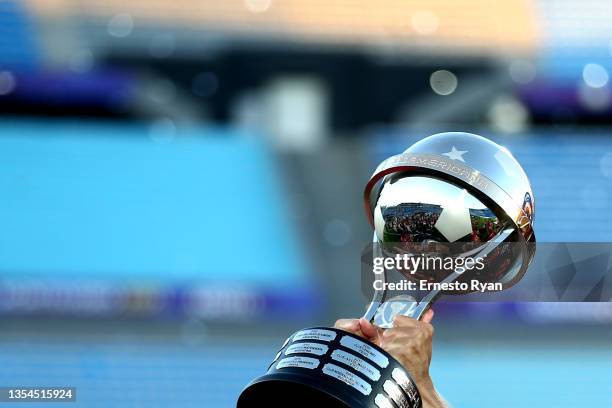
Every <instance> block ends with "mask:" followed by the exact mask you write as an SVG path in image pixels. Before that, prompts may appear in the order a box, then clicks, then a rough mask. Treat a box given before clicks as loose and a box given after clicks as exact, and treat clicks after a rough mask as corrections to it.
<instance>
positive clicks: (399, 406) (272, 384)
mask: <svg viewBox="0 0 612 408" xmlns="http://www.w3.org/2000/svg"><path fill="white" fill-rule="evenodd" d="M261 406H265V407H291V406H312V407H314V408H319V407H326V408H327V407H339V408H340V407H342V408H366V407H368V408H369V407H379V408H420V407H421V398H420V396H419V392H418V390H417V388H416V386H415V385H414V382H413V381H412V379H411V378H410V375H409V374H408V373H407V372H406V370H405V369H404V368H403V367H402V365H401V364H400V363H399V362H398V361H397V360H395V359H394V358H393V357H391V355H390V354H388V353H387V352H386V351H384V350H383V349H381V348H380V347H378V346H376V345H375V344H372V343H370V342H368V341H366V340H364V339H362V338H361V337H358V336H355V335H353V334H351V333H348V332H345V331H343V330H339V329H335V328H326V327H315V328H310V329H304V330H300V331H298V332H296V333H294V334H293V335H291V337H289V338H288V339H287V340H286V341H285V343H284V344H283V346H282V347H281V350H280V351H279V352H278V353H277V354H276V357H275V358H274V361H273V362H272V364H271V365H270V367H269V368H268V372H267V373H266V374H265V375H263V376H261V377H259V378H257V379H255V380H253V381H252V382H251V383H250V384H249V385H248V386H247V387H246V388H245V389H244V390H243V391H242V393H241V394H240V397H239V399H238V404H237V407H238V408H254V407H261Z"/></svg>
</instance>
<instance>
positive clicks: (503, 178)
mask: <svg viewBox="0 0 612 408" xmlns="http://www.w3.org/2000/svg"><path fill="white" fill-rule="evenodd" d="M364 198H365V200H366V201H365V203H366V212H367V214H368V217H369V218H370V221H371V223H372V226H373V227H374V231H375V232H374V242H375V243H379V244H381V245H382V247H381V249H380V250H381V251H383V252H385V250H389V247H387V246H386V245H389V244H392V245H393V244H395V243H398V244H400V245H399V246H398V245H396V246H394V247H392V248H391V250H390V251H391V252H394V251H398V250H399V251H403V252H404V253H406V252H408V253H410V252H411V251H413V248H411V247H410V245H419V244H423V243H426V244H434V245H437V244H438V243H440V244H441V246H435V248H436V249H435V250H441V251H445V250H446V251H447V253H445V255H449V254H450V255H452V256H465V255H466V254H468V253H469V254H472V255H474V254H478V253H480V254H481V255H482V254H487V255H488V257H487V260H486V267H485V268H484V269H483V270H481V271H478V272H473V273H466V274H463V272H461V273H457V271H454V272H450V273H449V272H448V271H438V270H427V271H423V272H422V273H421V272H420V271H417V272H416V273H412V274H411V275H406V278H408V279H414V280H417V279H420V280H423V279H425V280H427V281H433V282H452V281H455V280H457V281H461V280H465V281H467V280H469V279H473V278H476V279H478V280H479V281H486V282H499V283H503V284H504V285H505V286H504V288H509V287H510V286H512V285H514V284H515V283H516V282H518V281H519V280H520V279H521V277H522V276H523V275H524V273H525V272H526V270H527V267H528V266H529V263H530V262H531V260H532V259H533V255H534V250H535V246H534V245H527V243H528V242H535V235H534V233H533V227H532V226H533V220H534V216H535V206H534V203H535V202H534V198H533V192H532V190H531V185H530V183H529V180H528V178H527V176H526V174H525V172H524V171H523V169H522V167H521V166H520V164H519V163H518V162H517V161H516V159H515V158H514V157H513V156H512V154H511V153H510V152H509V151H508V150H507V149H506V148H505V147H503V146H500V145H498V144H496V143H494V142H492V141H490V140H488V139H485V138H483V137H481V136H478V135H474V134H470V133H459V132H452V133H440V134H436V135H433V136H429V137H427V138H425V139H423V140H421V141H419V142H417V143H415V144H414V145H412V146H410V147H409V148H408V149H407V150H406V151H405V152H404V153H402V154H399V155H396V156H392V157H390V158H388V159H387V160H385V161H384V162H383V163H381V164H380V165H379V166H378V168H377V169H376V171H375V172H374V174H373V176H372V178H371V179H370V181H369V182H368V184H367V186H366V189H365V194H364ZM510 242H512V243H517V244H518V245H517V244H515V245H504V244H505V243H510ZM402 245H403V246H404V248H402ZM445 245H446V246H447V247H448V248H451V250H450V253H449V252H448V250H449V249H448V248H447V249H444V246H445ZM398 248H399V249H398ZM440 248H441V249H440ZM395 253H397V252H395ZM386 255H387V256H388V255H389V254H386ZM382 279H386V278H385V277H384V276H383V277H382ZM441 293H442V292H441ZM461 293H469V290H468V291H465V292H456V291H455V292H453V293H452V294H461ZM439 294H440V293H438V292H436V293H433V292H432V293H429V294H427V295H426V296H425V297H423V298H422V299H420V300H418V301H417V300H415V301H411V300H402V299H400V300H399V301H398V299H395V300H392V299H387V294H386V293H385V291H376V292H375V294H374V298H373V299H372V302H371V303H370V305H369V307H368V310H367V312H366V314H365V317H366V318H368V319H369V320H372V321H374V322H375V323H377V324H378V325H379V326H381V327H391V325H392V323H391V322H392V317H393V316H395V315H396V314H404V315H409V316H412V317H414V318H420V317H421V316H422V315H423V313H424V312H425V311H426V310H427V308H428V307H429V305H430V304H431V303H432V302H433V301H435V299H436V297H437V296H438V295H439Z"/></svg>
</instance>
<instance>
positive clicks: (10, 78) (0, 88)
mask: <svg viewBox="0 0 612 408" xmlns="http://www.w3.org/2000/svg"><path fill="white" fill-rule="evenodd" d="M16 84H17V81H15V76H14V75H13V74H12V73H11V72H9V71H0V95H8V94H10V93H11V92H13V90H14V89H15V85H16Z"/></svg>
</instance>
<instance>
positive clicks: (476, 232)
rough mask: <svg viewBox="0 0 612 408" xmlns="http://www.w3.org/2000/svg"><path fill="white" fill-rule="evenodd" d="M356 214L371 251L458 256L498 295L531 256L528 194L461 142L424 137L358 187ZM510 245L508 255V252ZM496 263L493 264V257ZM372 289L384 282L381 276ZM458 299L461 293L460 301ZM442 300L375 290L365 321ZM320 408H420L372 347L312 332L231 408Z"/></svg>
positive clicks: (508, 172) (297, 339) (516, 172)
mask: <svg viewBox="0 0 612 408" xmlns="http://www.w3.org/2000/svg"><path fill="white" fill-rule="evenodd" d="M364 198H365V207H366V213H367V215H368V219H369V221H370V223H371V225H372V226H373V228H374V238H373V244H374V248H375V252H376V251H380V252H381V254H380V255H383V256H384V252H385V251H386V250H388V248H389V246H390V247H391V248H394V251H395V250H396V249H397V248H400V249H401V250H403V251H405V252H410V251H412V250H414V248H415V246H418V248H419V250H423V244H426V245H428V248H435V249H436V250H438V249H439V248H445V247H449V246H450V245H454V248H461V251H455V252H454V253H453V256H463V257H465V256H480V257H485V258H487V259H493V260H495V262H493V263H490V264H488V265H487V267H486V268H484V269H483V270H481V271H478V274H479V276H476V277H477V278H478V279H480V280H486V281H488V282H498V283H502V284H503V287H504V289H506V288H509V287H510V286H512V285H514V284H515V283H516V282H518V281H519V280H520V279H521V278H522V276H523V275H524V274H525V272H526V270H527V267H528V266H529V264H530V262H531V260H532V259H533V256H534V253H535V245H533V243H535V235H534V233H533V229H532V224H533V218H534V200H533V192H532V191H531V186H530V184H529V180H528V178H527V176H526V174H525V172H524V171H523V169H522V168H521V166H520V164H519V163H518V162H517V161H516V160H515V159H514V157H513V156H512V155H511V154H510V152H509V151H508V150H507V149H506V148H504V147H503V146H500V145H498V144H496V143H494V142H492V141H490V140H488V139H485V138H483V137H481V136H477V135H474V134H469V133H458V132H457V133H456V132H453V133H440V134H436V135H433V136H429V137H427V138H425V139H423V140H421V141H419V142H417V143H415V144H414V145H412V146H411V147H410V148H408V149H407V150H406V151H405V152H404V153H402V154H399V155H396V156H392V157H390V158H388V159H387V160H385V161H383V162H382V163H381V164H380V165H379V166H378V168H377V169H376V171H375V172H374V174H373V175H372V177H371V178H370V181H369V182H368V183H367V185H366V188H365V192H364ZM509 243H511V246H507V244H509ZM492 255H495V256H492ZM473 277H474V273H472V274H471V275H470V274H466V273H464V271H461V272H459V271H457V270H451V271H450V272H449V271H446V272H445V273H439V271H435V270H434V271H418V272H417V273H415V274H412V275H410V278H411V279H426V280H429V281H436V282H445V283H450V282H454V281H459V280H462V279H468V278H473ZM377 279H379V280H382V281H383V282H384V281H385V280H386V279H387V275H386V272H385V273H383V274H382V275H381V276H379V277H377ZM469 292H470V291H469V290H466V291H464V292H462V293H469ZM442 294H458V293H457V292H452V293H445V292H442V291H440V290H432V291H429V292H427V293H425V294H424V295H423V296H421V297H419V298H415V297H413V296H408V295H400V296H389V293H388V291H387V290H384V289H381V290H375V291H374V293H373V299H372V301H371V302H370V303H369V305H368V307H367V311H366V313H365V315H364V317H365V318H366V319H367V320H370V321H372V322H373V323H374V324H376V325H377V326H379V327H382V328H389V327H391V325H392V321H393V318H394V317H395V316H396V315H398V314H402V315H406V316H410V317H413V318H415V319H420V318H421V317H422V316H423V314H424V313H425V311H426V310H427V309H428V308H429V307H430V306H431V304H432V303H433V302H434V301H435V300H436V299H437V298H438V297H439V296H440V295H442ZM291 399H294V400H298V401H299V405H300V406H302V405H308V406H310V405H312V406H316V404H320V406H325V407H329V406H338V407H380V408H387V407H400V408H403V407H409V408H418V407H421V398H420V396H419V392H418V390H417V388H416V386H415V384H414V382H413V381H412V379H411V377H410V373H409V372H407V371H406V370H405V369H404V367H402V365H401V364H400V363H399V362H397V361H396V360H395V359H394V358H393V357H392V356H391V355H389V354H388V353H387V352H386V351H384V350H383V349H381V348H380V347H378V346H376V345H375V344H372V343H370V342H368V341H366V340H364V339H362V338H360V337H358V336H355V335H353V334H351V333H348V332H345V331H343V330H339V329H336V328H326V327H315V328H309V329H304V330H300V331H298V332H297V333H294V334H293V335H291V336H290V337H289V338H288V339H287V340H286V341H285V343H284V344H283V346H282V347H281V349H280V350H279V352H278V353H277V355H276V357H275V358H274V361H273V362H272V363H271V365H270V367H269V368H268V372H267V373H266V374H265V375H263V376H262V377H259V378H257V379H255V380H254V381H253V382H251V384H249V385H248V386H247V387H246V388H245V389H244V391H243V392H242V394H241V395H240V397H239V400H238V407H240V408H243V407H259V406H279V407H280V406H292V405H294V403H292V402H290V401H291Z"/></svg>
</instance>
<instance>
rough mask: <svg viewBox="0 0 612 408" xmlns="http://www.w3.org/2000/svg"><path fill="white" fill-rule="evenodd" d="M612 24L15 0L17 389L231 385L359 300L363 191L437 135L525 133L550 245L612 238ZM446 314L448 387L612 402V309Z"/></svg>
mask: <svg viewBox="0 0 612 408" xmlns="http://www.w3.org/2000/svg"><path fill="white" fill-rule="evenodd" d="M611 22H612V8H611V7H610V6H609V4H608V2H606V1H604V0H585V1H580V2H578V1H571V0H559V1H545V0H538V1H528V0H510V1H504V2H490V1H485V0H480V1H479V0H457V1H419V0H383V1H378V2H371V1H361V0H353V1H336V0H328V1H320V0H312V1H307V2H298V1H295V0H282V1H281V0H225V1H217V2H213V1H206V0H203V1H199V2H196V1H189V0H174V1H169V0H147V1H144V0H122V1H118V0H0V193H1V196H2V199H0V225H1V228H2V229H1V231H2V233H0V367H2V369H1V370H0V385H2V386H38V385H44V386H51V385H57V386H59V385H61V386H76V387H77V388H78V403H77V404H76V405H77V406H81V407H148V408H154V407H171V406H181V407H232V406H234V404H235V400H236V398H237V395H238V393H239V392H240V390H241V389H242V387H243V386H244V385H245V384H246V383H247V382H248V381H249V380H251V379H252V378H253V377H255V376H256V375H259V374H261V373H262V372H263V370H265V368H266V367H267V364H268V363H269V361H270V359H271V357H272V356H273V355H274V354H275V350H276V348H277V347H278V346H279V345H280V344H281V343H282V341H283V340H284V339H285V338H286V336H287V335H288V334H290V333H291V332H293V331H294V330H296V329H298V328H302V327H305V326H308V325H311V324H317V325H319V324H332V323H333V321H334V320H335V319H337V318H339V317H349V316H357V315H358V314H359V313H361V311H362V310H363V306H364V305H363V300H362V298H361V295H360V292H359V284H360V283H359V276H358V274H359V255H360V251H361V249H362V247H363V245H365V244H366V243H367V242H368V241H369V239H370V234H371V232H370V230H369V227H368V224H367V222H366V219H365V217H364V215H363V213H362V207H361V193H362V188H363V186H364V184H365V182H366V181H367V178H368V176H369V175H370V172H371V171H372V170H373V169H374V167H375V166H376V165H377V164H378V162H379V161H380V160H381V159H382V158H384V157H386V156H388V155H390V154H395V153H398V152H400V151H402V150H403V149H405V147H407V146H408V145H410V144H411V143H412V142H413V141H415V140H417V139H419V138H421V137H424V136H426V135H429V134H432V133H435V132H438V131H448V130H463V131H472V132H475V133H480V134H483V135H485V136H487V137H490V138H493V139H494V140H496V141H498V142H500V143H502V144H504V145H506V146H507V147H508V148H510V150H511V151H513V153H514V154H515V156H517V158H518V159H519V161H520V162H521V163H522V164H523V165H524V167H525V169H526V171H527V173H528V174H529V175H530V178H531V180H532V183H533V188H534V191H535V192H536V200H537V216H536V224H535V227H536V231H537V233H538V239H539V240H540V241H544V242H545V241H548V242H555V241H587V242H588V241H598V242H607V241H610V240H612V231H611V230H610V225H612V211H611V210H612V201H611V200H612V180H611V178H612V128H611V125H612V99H611V97H612V92H611V89H612V88H611V87H612V85H611V84H610V81H609V79H610V78H609V76H610V70H612V24H611ZM436 320H437V335H436V340H435V353H434V360H433V363H432V371H433V374H434V378H435V380H436V382H437V386H438V388H439V390H440V392H441V393H442V394H443V395H444V396H445V397H446V398H447V399H448V400H449V401H450V402H451V404H452V406H453V407H491V406H496V407H513V408H514V407H535V406H537V407H547V406H555V407H575V406H589V407H605V406H612V385H610V381H609V375H610V371H611V369H612V348H610V343H611V342H612V326H611V323H612V309H611V308H610V307H609V304H591V305H589V304H583V305H578V304H566V305H563V304H517V305H496V304H488V305H483V304H481V305H479V306H478V307H476V306H474V307H465V308H463V309H461V313H457V312H456V311H453V310H449V309H448V308H446V309H445V308H441V309H440V310H438V313H437V317H436ZM60 405H61V404H60ZM67 405H74V404H67ZM31 406H33V405H31Z"/></svg>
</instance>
